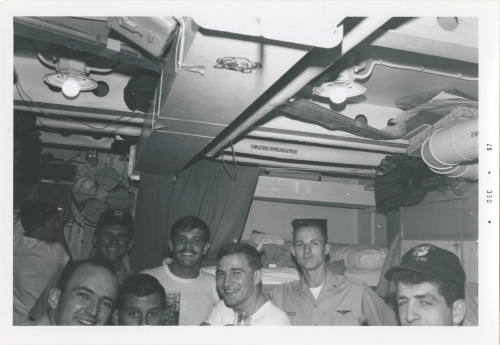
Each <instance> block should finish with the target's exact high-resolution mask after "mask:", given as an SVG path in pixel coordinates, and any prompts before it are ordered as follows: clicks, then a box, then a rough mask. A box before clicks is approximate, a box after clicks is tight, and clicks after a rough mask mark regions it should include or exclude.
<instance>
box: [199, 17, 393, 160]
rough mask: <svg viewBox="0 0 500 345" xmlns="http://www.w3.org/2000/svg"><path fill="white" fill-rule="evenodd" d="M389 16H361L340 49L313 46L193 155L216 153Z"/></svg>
mask: <svg viewBox="0 0 500 345" xmlns="http://www.w3.org/2000/svg"><path fill="white" fill-rule="evenodd" d="M389 19H390V18H376V19H374V18H366V19H365V20H363V21H362V22H361V23H360V24H359V26H358V27H357V28H356V29H355V30H352V31H351V32H352V34H351V35H348V36H346V37H345V38H344V40H343V42H342V48H341V51H340V52H339V51H338V50H337V49H314V50H312V51H311V52H309V53H308V54H307V55H306V56H305V57H304V58H303V59H301V60H300V61H299V62H298V63H297V64H296V65H295V66H294V67H293V68H292V69H291V70H290V71H288V72H287V73H286V74H285V75H284V76H283V78H281V79H280V80H278V81H277V82H276V83H275V84H274V85H273V86H272V87H270V88H269V89H268V90H267V91H266V92H265V93H264V94H263V95H262V96H261V97H259V98H258V99H257V100H256V101H255V102H254V103H253V104H251V105H250V106H249V107H248V108H247V109H246V110H245V111H244V112H243V113H242V114H241V115H240V116H239V117H238V119H236V120H235V121H233V123H231V124H230V125H229V126H228V127H227V128H226V129H225V130H223V131H222V132H221V133H220V134H219V135H218V136H217V137H216V138H215V139H214V140H213V141H212V142H210V144H209V145H207V146H206V147H205V148H204V149H203V150H202V151H201V152H200V154H199V155H198V156H197V157H196V158H201V157H203V156H208V157H214V156H216V155H218V154H219V152H221V151H222V150H223V149H224V148H225V147H227V146H228V145H231V143H233V142H234V141H236V140H237V139H238V138H240V137H241V136H242V135H243V134H245V133H247V132H248V131H249V130H250V128H251V127H252V126H254V125H255V124H256V123H257V122H258V121H260V120H262V119H263V118H264V117H265V116H266V115H267V114H269V113H270V112H271V111H273V110H274V109H275V108H276V107H277V106H279V105H280V104H283V103H284V102H286V101H287V100H288V99H289V98H290V97H292V96H293V95H295V94H296V93H297V92H299V91H300V90H301V89H302V88H303V87H304V86H305V85H306V84H307V83H309V82H310V81H311V80H312V79H314V78H316V77H318V76H319V75H320V74H322V73H323V72H324V71H325V70H327V69H328V68H329V67H331V66H332V65H333V64H334V63H335V62H337V61H338V59H340V58H341V57H342V56H343V55H345V54H346V53H347V52H348V51H349V50H351V49H352V48H353V47H355V46H356V45H357V44H359V43H360V42H361V41H363V40H364V39H366V38H367V37H369V36H370V35H371V34H372V33H373V32H374V31H375V30H376V29H378V28H379V27H380V26H382V25H383V24H384V23H385V22H387V20H389ZM196 158H195V159H196Z"/></svg>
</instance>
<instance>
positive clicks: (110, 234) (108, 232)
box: [29, 209, 134, 320]
mask: <svg viewBox="0 0 500 345" xmlns="http://www.w3.org/2000/svg"><path fill="white" fill-rule="evenodd" d="M133 236H134V229H133V219H132V217H131V216H130V214H129V213H128V211H126V210H119V209H117V210H106V211H104V212H102V213H101V215H100V216H99V219H98V221H97V224H96V227H95V230H94V236H93V238H92V243H93V245H94V249H93V250H92V251H91V252H90V254H89V258H96V259H98V260H101V261H106V262H107V263H108V265H109V266H110V267H111V268H112V270H113V272H115V274H116V276H117V278H118V283H119V284H120V283H122V282H123V281H124V280H125V278H126V277H127V276H128V275H129V274H130V273H131V272H132V270H131V269H130V265H129V262H128V256H127V253H128V251H129V250H130V248H131V247H132V244H133ZM60 274H61V270H58V271H57V272H56V273H55V274H54V275H53V276H52V278H51V279H50V280H49V281H48V282H47V284H46V286H45V289H44V290H43V292H42V294H41V295H40V297H38V299H37V300H36V303H35V304H34V305H33V307H32V308H31V310H30V311H29V318H30V319H31V320H38V319H39V318H40V317H41V315H43V313H45V311H46V310H47V308H48V305H47V300H48V298H47V297H48V294H49V291H50V290H51V289H52V288H53V287H54V286H55V285H56V282H57V281H58V279H59V275H60Z"/></svg>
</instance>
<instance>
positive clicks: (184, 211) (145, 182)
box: [132, 160, 259, 271]
mask: <svg viewBox="0 0 500 345" xmlns="http://www.w3.org/2000/svg"><path fill="white" fill-rule="evenodd" d="M258 176H259V168H257V167H249V166H230V167H229V168H227V169H226V167H224V165H223V164H222V163H220V162H213V161H208V160H201V161H199V162H197V163H195V164H193V165H191V166H190V167H189V168H187V169H186V170H184V171H182V172H181V173H180V174H179V175H178V176H177V177H176V179H175V183H173V178H172V176H159V175H156V176H155V175H147V174H146V175H145V179H143V176H142V175H141V185H140V188H139V195H138V200H137V208H136V213H135V224H136V229H140V231H137V230H136V232H137V233H138V236H136V241H135V245H134V249H133V252H132V265H133V269H134V270H135V271H137V270H140V269H143V268H147V267H154V266H158V265H160V263H161V261H162V258H164V257H165V256H166V255H167V253H166V248H167V246H166V243H167V241H168V240H169V239H170V227H171V226H172V224H173V223H174V222H175V221H176V220H177V219H179V218H181V217H184V216H187V215H194V216H197V217H199V218H201V219H203V220H204V221H205V222H206V223H207V224H208V226H209V227H210V233H211V240H210V251H209V253H208V255H207V257H206V258H205V260H204V264H205V265H210V264H214V263H215V257H216V254H217V251H218V249H219V248H220V247H221V246H222V245H224V244H225V243H228V242H231V241H232V240H233V239H236V240H239V239H240V237H241V234H242V232H243V229H244V226H245V222H246V219H247V216H248V212H249V210H250V205H251V203H252V199H253V195H254V191H255V186H256V184H257V179H258ZM139 233H140V235H139ZM160 246H161V249H160Z"/></svg>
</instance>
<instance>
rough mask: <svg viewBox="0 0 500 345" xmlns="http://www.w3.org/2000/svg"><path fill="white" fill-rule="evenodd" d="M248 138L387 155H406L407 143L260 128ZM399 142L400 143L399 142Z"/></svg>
mask: <svg viewBox="0 0 500 345" xmlns="http://www.w3.org/2000/svg"><path fill="white" fill-rule="evenodd" d="M248 136H249V137H257V138H261V139H274V140H291V141H296V142H304V143H308V144H309V143H311V144H319V145H330V146H336V147H342V148H353V149H358V150H366V151H378V152H387V153H406V152H407V148H408V143H407V142H406V143H404V144H402V145H398V146H395V145H391V144H390V143H386V142H384V141H381V140H372V139H366V138H361V140H360V138H357V137H356V138H354V139H353V140H351V139H352V137H343V138H339V137H338V136H337V137H334V136H333V137H332V138H328V137H327V135H324V134H322V135H320V136H315V135H314V134H310V133H306V134H304V133H296V134H295V133H294V134H291V133H282V132H272V131H262V130H261V129H260V128H256V129H254V130H253V131H251V132H250V133H248ZM400 142H402V141H401V140H400Z"/></svg>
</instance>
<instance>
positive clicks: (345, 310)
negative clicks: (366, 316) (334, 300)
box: [337, 309, 351, 315]
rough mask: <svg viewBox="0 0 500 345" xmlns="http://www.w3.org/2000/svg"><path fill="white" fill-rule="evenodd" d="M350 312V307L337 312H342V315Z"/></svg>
mask: <svg viewBox="0 0 500 345" xmlns="http://www.w3.org/2000/svg"><path fill="white" fill-rule="evenodd" d="M350 312H351V310H348V309H341V310H337V313H339V314H342V315H345V314H347V313H350Z"/></svg>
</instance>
